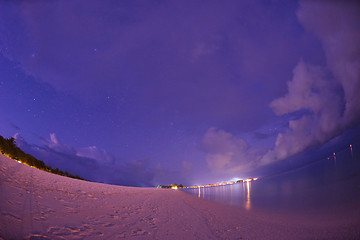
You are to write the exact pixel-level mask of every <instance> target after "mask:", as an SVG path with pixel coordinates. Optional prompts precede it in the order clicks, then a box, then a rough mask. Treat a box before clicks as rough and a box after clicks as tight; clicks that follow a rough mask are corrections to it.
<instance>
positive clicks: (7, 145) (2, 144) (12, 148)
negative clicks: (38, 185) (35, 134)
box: [0, 135, 85, 180]
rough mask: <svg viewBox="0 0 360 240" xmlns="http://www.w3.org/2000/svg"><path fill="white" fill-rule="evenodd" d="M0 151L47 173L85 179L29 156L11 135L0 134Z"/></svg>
mask: <svg viewBox="0 0 360 240" xmlns="http://www.w3.org/2000/svg"><path fill="white" fill-rule="evenodd" d="M0 152H1V154H4V155H5V156H7V157H9V158H11V159H14V160H16V161H20V162H21V163H24V164H26V165H29V166H31V167H34V168H37V169H40V170H43V171H47V172H49V173H54V174H57V175H61V176H65V177H70V178H75V179H80V180H85V179H84V178H82V177H79V176H78V175H72V174H71V173H68V172H63V171H60V170H59V169H58V168H55V169H52V168H51V167H50V166H48V165H46V164H45V163H44V162H43V161H41V160H38V159H36V158H35V157H33V156H31V155H30V154H26V153H24V152H23V151H22V150H21V149H20V148H18V147H17V146H16V141H15V139H14V138H13V137H11V138H4V137H3V136H1V135H0Z"/></svg>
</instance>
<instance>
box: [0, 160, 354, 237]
mask: <svg viewBox="0 0 360 240" xmlns="http://www.w3.org/2000/svg"><path fill="white" fill-rule="evenodd" d="M0 194H1V195H0V239H1V238H2V239H187V240H190V239H360V233H359V225H357V222H354V221H352V220H351V221H350V220H349V221H346V220H342V221H340V222H338V221H329V220H326V219H323V220H324V221H322V220H321V216H320V217H319V218H313V217H312V218H311V219H310V218H306V217H305V218H301V217H299V218H297V217H296V216H291V215H290V216H288V215H284V214H280V215H279V214H269V213H266V212H253V211H246V210H245V209H241V208H238V207H233V206H228V205H225V204H222V203H217V202H212V201H207V200H204V199H199V198H197V197H195V196H192V195H189V194H186V193H184V192H182V191H180V190H170V189H156V188H135V187H122V186H115V185H107V184H101V183H92V182H86V181H81V180H76V179H71V178H66V177H62V176H58V175H54V174H50V173H47V172H44V171H40V170H37V169H34V168H31V167H29V166H26V165H24V164H21V163H18V162H16V161H14V160H11V159H9V158H7V157H5V156H3V155H0Z"/></svg>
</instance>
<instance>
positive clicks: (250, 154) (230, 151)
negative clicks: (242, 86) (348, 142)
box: [200, 1, 360, 172]
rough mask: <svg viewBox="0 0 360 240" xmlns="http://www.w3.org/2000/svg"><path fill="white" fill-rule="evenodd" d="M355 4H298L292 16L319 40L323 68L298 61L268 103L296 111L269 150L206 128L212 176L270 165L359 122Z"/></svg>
mask: <svg viewBox="0 0 360 240" xmlns="http://www.w3.org/2000/svg"><path fill="white" fill-rule="evenodd" d="M359 12H360V6H359V4H357V3H355V2H347V3H340V2H337V1H329V2H322V1H301V2H300V8H299V10H298V12H297V17H298V19H299V22H300V23H301V24H302V26H303V27H304V28H305V30H306V31H308V32H310V33H311V34H314V35H315V36H316V37H317V38H318V39H319V40H320V42H321V44H322V48H323V51H324V54H325V57H326V66H317V65H314V64H312V63H310V62H306V61H304V60H299V62H298V64H297V65H296V66H295V68H294V70H293V78H292V79H291V80H290V81H288V82H287V93H286V94H285V96H282V97H279V98H277V99H275V100H273V101H272V102H271V103H270V107H271V109H272V110H273V111H274V113H275V114H276V115H278V116H282V115H289V114H293V113H298V114H299V115H300V118H297V119H293V120H290V121H289V122H288V127H287V128H286V130H285V131H284V132H281V133H279V134H278V135H277V137H276V141H275V143H274V147H273V148H272V149H270V150H268V151H266V152H264V151H260V150H259V151H257V152H256V151H254V150H251V148H250V147H249V146H248V145H247V143H246V142H245V141H244V140H243V139H241V138H238V137H236V136H234V135H232V134H231V133H229V132H225V131H223V130H216V129H215V128H210V129H209V130H208V132H207V133H206V134H205V135H204V137H203V139H202V141H201V144H200V145H201V149H202V150H203V151H204V152H205V153H206V160H207V163H208V166H209V168H210V169H212V170H213V171H215V172H221V171H223V172H224V171H229V170H232V169H241V170H242V171H246V170H249V169H251V168H254V167H257V166H262V165H266V164H270V163H273V162H276V161H280V160H283V159H286V158H288V157H290V156H293V155H295V154H297V153H300V152H302V151H304V150H306V149H308V148H310V147H312V146H316V145H319V144H322V143H324V142H326V141H328V140H330V139H331V138H333V137H335V136H337V135H338V134H340V133H341V132H342V131H344V130H345V129H346V128H348V127H349V126H351V125H352V124H356V123H359V121H360V94H359V93H360V15H359Z"/></svg>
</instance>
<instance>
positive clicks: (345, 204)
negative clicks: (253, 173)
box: [183, 146, 360, 213]
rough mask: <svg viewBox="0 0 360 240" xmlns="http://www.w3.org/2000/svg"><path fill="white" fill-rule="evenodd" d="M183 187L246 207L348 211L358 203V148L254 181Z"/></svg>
mask: <svg viewBox="0 0 360 240" xmlns="http://www.w3.org/2000/svg"><path fill="white" fill-rule="evenodd" d="M353 148H354V147H353ZM357 148H360V146H358V147H357ZM183 191H184V192H186V193H189V194H193V195H195V196H197V197H199V198H204V199H209V200H214V201H220V202H224V203H227V204H230V205H234V206H237V207H240V208H244V209H246V210H248V211H253V210H264V209H265V210H270V211H277V212H279V211H285V212H293V213H297V212H311V211H318V210H319V209H323V210H324V211H340V209H342V210H341V211H343V212H351V210H352V209H354V208H356V209H359V207H360V151H357V152H355V151H354V149H350V148H346V149H342V150H341V151H338V152H337V153H336V155H335V156H334V155H329V158H327V157H325V158H322V159H318V160H316V161H314V162H312V163H311V164H308V165H306V166H303V167H301V168H298V169H294V170H291V171H287V172H284V173H281V174H277V175H273V176H268V177H263V178H259V179H258V180H256V181H251V182H244V183H235V184H232V185H225V186H218V187H201V188H193V189H184V190H183Z"/></svg>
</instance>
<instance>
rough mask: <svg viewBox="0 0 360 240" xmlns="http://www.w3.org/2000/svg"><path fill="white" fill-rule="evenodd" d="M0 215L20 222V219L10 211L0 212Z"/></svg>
mask: <svg viewBox="0 0 360 240" xmlns="http://www.w3.org/2000/svg"><path fill="white" fill-rule="evenodd" d="M1 215H3V216H5V217H8V218H10V219H13V220H16V221H19V222H22V219H21V218H19V217H18V216H16V215H14V214H11V213H7V212H1Z"/></svg>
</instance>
